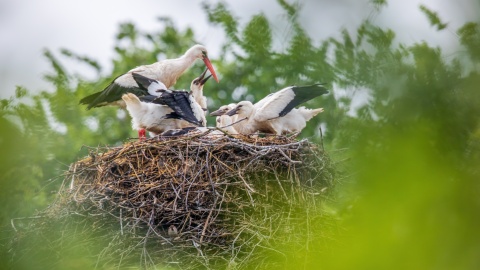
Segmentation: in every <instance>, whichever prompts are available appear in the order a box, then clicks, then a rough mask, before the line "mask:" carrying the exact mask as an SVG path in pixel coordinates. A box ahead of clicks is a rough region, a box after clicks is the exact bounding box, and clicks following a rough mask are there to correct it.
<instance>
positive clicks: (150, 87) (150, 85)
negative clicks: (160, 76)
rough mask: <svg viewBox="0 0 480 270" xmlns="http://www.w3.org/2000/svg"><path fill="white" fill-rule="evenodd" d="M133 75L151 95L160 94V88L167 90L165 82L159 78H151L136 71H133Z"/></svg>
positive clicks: (139, 84) (140, 85)
mask: <svg viewBox="0 0 480 270" xmlns="http://www.w3.org/2000/svg"><path fill="white" fill-rule="evenodd" d="M132 77H133V79H134V80H135V82H136V83H137V84H138V86H139V87H140V88H141V89H144V90H146V91H147V92H148V93H149V94H150V95H155V96H158V93H159V90H167V87H166V86H165V84H163V83H162V82H160V81H158V80H154V79H150V78H148V77H145V76H143V75H140V74H139V73H136V72H132Z"/></svg>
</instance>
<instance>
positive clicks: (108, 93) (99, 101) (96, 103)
mask: <svg viewBox="0 0 480 270" xmlns="http://www.w3.org/2000/svg"><path fill="white" fill-rule="evenodd" d="M122 76H123V75H122ZM117 78H118V77H117ZM115 80H116V79H115ZM115 80H113V81H112V82H111V83H110V84H109V85H108V86H107V87H106V88H105V89H104V90H103V91H100V92H97V93H94V94H92V95H89V96H86V97H84V98H82V99H81V100H80V104H85V105H88V106H87V110H89V109H91V108H94V107H101V106H105V105H109V104H110V103H113V102H116V101H119V100H122V96H123V95H124V94H126V93H133V94H135V95H136V96H143V95H147V94H148V92H147V91H146V90H144V89H141V88H138V87H135V86H132V87H125V86H122V85H120V84H118V83H116V82H115Z"/></svg>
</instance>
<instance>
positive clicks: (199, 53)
mask: <svg viewBox="0 0 480 270" xmlns="http://www.w3.org/2000/svg"><path fill="white" fill-rule="evenodd" d="M185 55H187V56H189V57H192V58H198V59H202V60H203V62H204V63H205V66H207V68H208V69H209V70H210V73H212V76H213V78H214V79H215V81H217V82H218V77H217V74H216V73H215V69H214V68H213V66H212V63H210V59H208V52H207V48H205V46H203V45H200V44H197V45H194V46H193V47H191V48H190V49H188V51H187V52H186V53H185Z"/></svg>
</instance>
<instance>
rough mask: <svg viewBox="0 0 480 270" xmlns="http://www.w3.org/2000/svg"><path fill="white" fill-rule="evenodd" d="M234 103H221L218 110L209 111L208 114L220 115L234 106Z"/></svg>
mask: <svg viewBox="0 0 480 270" xmlns="http://www.w3.org/2000/svg"><path fill="white" fill-rule="evenodd" d="M235 106H236V104H235V103H230V104H228V105H223V106H221V107H220V108H218V110H216V111H214V112H211V113H210V116H221V115H224V114H226V113H227V112H228V111H230V110H231V109H233V108H235Z"/></svg>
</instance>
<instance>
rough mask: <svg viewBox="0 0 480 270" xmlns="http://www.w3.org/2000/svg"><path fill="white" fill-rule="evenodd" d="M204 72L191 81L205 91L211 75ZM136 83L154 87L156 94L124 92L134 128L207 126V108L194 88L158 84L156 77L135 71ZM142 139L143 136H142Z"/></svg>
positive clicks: (154, 130) (156, 130)
mask: <svg viewBox="0 0 480 270" xmlns="http://www.w3.org/2000/svg"><path fill="white" fill-rule="evenodd" d="M204 75H205V72H204V73H202V75H201V76H200V77H198V78H195V79H194V80H193V81H192V84H191V87H192V88H193V89H196V91H202V90H203V85H204V84H205V83H206V81H207V80H208V79H209V78H210V76H208V77H205V78H204ZM133 77H134V79H135V80H136V81H137V83H138V84H139V85H140V86H141V87H142V88H145V89H149V90H151V91H155V92H156V93H157V95H148V96H143V97H140V98H139V97H137V96H136V95H134V94H132V93H127V94H125V95H123V96H122V99H123V101H124V102H125V104H126V107H127V110H128V112H129V113H130V116H131V117H132V126H133V128H134V129H137V130H141V129H145V130H148V131H150V132H151V133H153V134H154V135H158V134H161V133H163V132H165V131H168V130H171V129H182V128H186V127H197V126H206V118H205V112H204V110H203V108H202V106H201V105H200V104H199V103H198V102H197V101H196V98H195V97H194V96H193V93H194V91H191V92H187V91H179V90H166V89H161V88H158V89H156V90H153V89H155V88H157V87H159V85H160V83H159V82H158V81H156V80H152V79H150V78H147V77H144V76H142V75H139V74H136V73H133ZM140 138H141V139H142V138H144V136H143V137H140Z"/></svg>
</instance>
